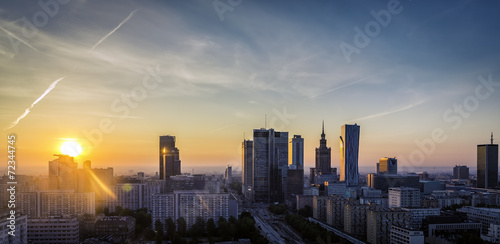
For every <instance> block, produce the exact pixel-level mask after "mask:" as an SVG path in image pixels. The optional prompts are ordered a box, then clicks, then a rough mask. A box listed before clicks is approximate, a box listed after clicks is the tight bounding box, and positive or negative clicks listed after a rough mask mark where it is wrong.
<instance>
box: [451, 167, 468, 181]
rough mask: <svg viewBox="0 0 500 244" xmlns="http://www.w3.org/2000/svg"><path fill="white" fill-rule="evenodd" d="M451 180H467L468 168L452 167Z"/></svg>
mask: <svg viewBox="0 0 500 244" xmlns="http://www.w3.org/2000/svg"><path fill="white" fill-rule="evenodd" d="M453 179H459V180H467V179H469V167H467V166H465V165H455V167H453Z"/></svg>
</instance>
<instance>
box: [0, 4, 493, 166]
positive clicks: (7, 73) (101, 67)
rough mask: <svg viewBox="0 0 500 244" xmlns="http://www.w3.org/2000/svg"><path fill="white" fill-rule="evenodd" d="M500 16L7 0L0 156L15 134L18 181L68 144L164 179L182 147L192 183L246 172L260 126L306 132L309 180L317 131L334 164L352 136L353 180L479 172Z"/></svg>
mask: <svg viewBox="0 0 500 244" xmlns="http://www.w3.org/2000/svg"><path fill="white" fill-rule="evenodd" d="M40 3H41V4H40ZM43 3H45V5H44V4H43ZM499 5H500V3H497V2H496V1H481V2H478V1H439V2H435V1H409V0H402V1H394V0H391V1H314V2H310V1H257V0H253V1H250V0H231V1H229V0H228V1H226V0H215V1H130V0H120V1H118V0H115V1H86V0H72V1H68V0H49V1H40V2H34V1H27V0H23V1H3V2H2V3H1V4H0V73H1V74H2V75H1V76H0V107H1V110H0V111H1V113H0V126H1V127H2V135H3V138H4V139H3V140H0V144H1V145H2V148H7V136H9V135H11V134H14V135H15V136H16V142H15V147H16V160H17V170H18V172H21V173H29V174H47V171H48V161H50V160H53V159H55V158H56V157H55V156H53V154H59V153H60V150H59V147H60V146H61V144H62V143H63V142H65V141H68V140H74V141H77V142H78V143H79V144H80V145H81V146H82V147H83V152H82V154H81V155H79V156H77V157H76V158H75V160H76V161H77V162H79V163H80V167H81V163H82V162H83V161H84V160H91V161H92V166H93V167H114V168H115V171H117V170H118V171H119V170H122V171H123V170H134V171H146V172H155V171H158V141H159V139H158V137H159V136H160V135H174V136H176V138H177V147H178V148H179V150H180V158H181V160H182V171H183V172H195V173H196V172H200V171H202V170H203V169H204V168H210V167H211V168H217V169H221V170H222V169H223V168H224V167H225V166H226V165H232V166H233V169H236V170H240V169H241V158H242V157H241V143H242V141H243V139H251V138H252V131H253V129H258V128H263V127H266V128H274V129H276V130H278V131H288V132H289V136H290V137H292V136H293V135H295V134H299V135H302V137H303V138H304V140H305V148H304V149H305V166H306V167H311V166H313V165H314V148H315V147H317V146H319V139H320V134H321V124H322V121H323V120H324V122H325V133H326V139H327V143H328V146H329V147H331V148H332V167H337V168H340V165H339V161H340V156H339V136H340V128H341V126H342V125H343V124H354V123H357V124H358V125H360V128H361V136H360V147H359V165H360V167H373V170H375V163H376V162H378V160H379V159H380V158H381V157H397V158H398V164H399V168H400V170H407V171H419V169H420V168H422V167H450V171H451V167H452V166H454V165H455V164H462V165H468V166H471V167H474V166H475V164H476V145H477V144H486V143H490V134H491V133H492V132H493V133H495V135H497V136H496V137H497V138H499V140H500V113H499V105H500V79H499V78H498V77H499V76H500V72H499V66H498V65H499V64H500V49H499V48H498V43H500V33H499V30H500V28H499V23H500V15H498V13H497V12H498V11H497V9H498V7H499ZM0 156H1V157H2V158H7V150H5V149H4V150H1V151H0ZM6 166H7V164H5V168H6ZM0 172H5V170H4V169H0ZM471 173H474V172H471Z"/></svg>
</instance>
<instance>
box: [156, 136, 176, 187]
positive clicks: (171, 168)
mask: <svg viewBox="0 0 500 244" xmlns="http://www.w3.org/2000/svg"><path fill="white" fill-rule="evenodd" d="M180 174H181V160H180V159H179V149H177V148H176V147H175V136H160V180H165V179H168V178H169V177H170V176H173V175H180Z"/></svg>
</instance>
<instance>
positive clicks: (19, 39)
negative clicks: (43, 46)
mask: <svg viewBox="0 0 500 244" xmlns="http://www.w3.org/2000/svg"><path fill="white" fill-rule="evenodd" d="M0 30H3V31H4V32H5V33H7V34H8V35H9V36H12V37H13V38H15V39H16V40H18V41H20V42H22V43H23V44H24V45H26V46H28V47H30V48H31V49H33V50H35V51H37V52H38V49H36V48H35V47H33V46H31V45H30V44H29V43H27V42H25V41H24V40H23V39H21V38H19V37H17V36H16V35H14V34H13V33H12V32H10V31H8V30H6V29H5V28H3V27H2V26H0Z"/></svg>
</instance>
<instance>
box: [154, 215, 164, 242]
mask: <svg viewBox="0 0 500 244" xmlns="http://www.w3.org/2000/svg"><path fill="white" fill-rule="evenodd" d="M155 231H156V243H161V242H162V241H163V224H162V223H161V221H160V220H159V219H157V220H156V221H155Z"/></svg>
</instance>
